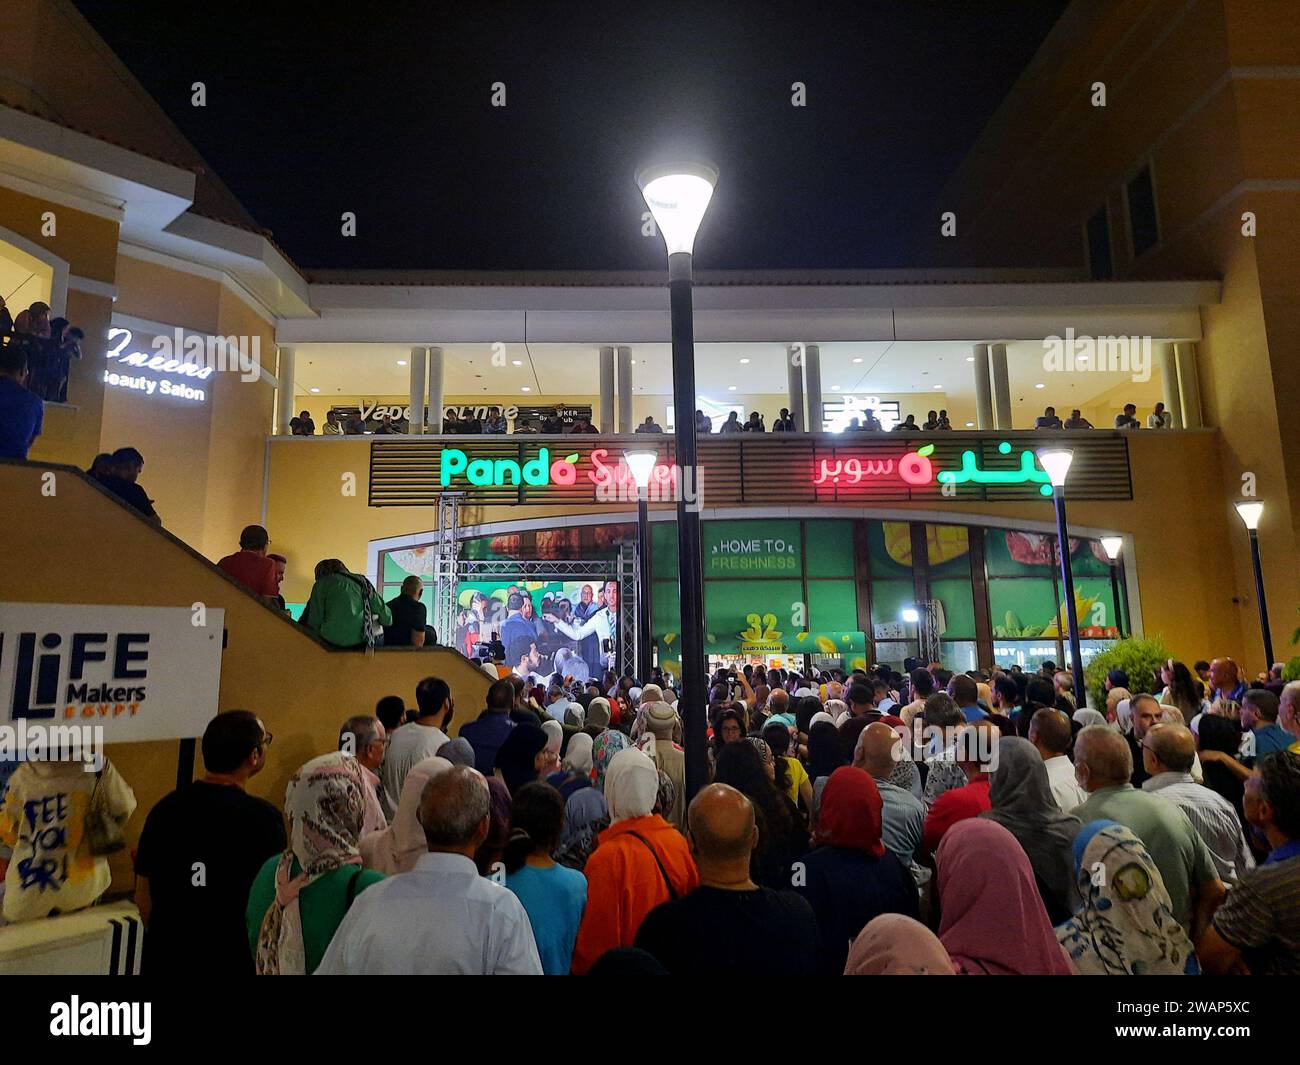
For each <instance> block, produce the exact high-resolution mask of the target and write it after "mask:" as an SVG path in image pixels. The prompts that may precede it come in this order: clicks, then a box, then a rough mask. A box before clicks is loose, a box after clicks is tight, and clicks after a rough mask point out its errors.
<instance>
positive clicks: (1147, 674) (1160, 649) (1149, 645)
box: [1083, 636, 1173, 712]
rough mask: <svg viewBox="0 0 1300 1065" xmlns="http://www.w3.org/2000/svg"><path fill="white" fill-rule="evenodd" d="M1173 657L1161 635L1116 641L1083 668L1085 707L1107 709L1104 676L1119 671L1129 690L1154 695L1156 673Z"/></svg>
mask: <svg viewBox="0 0 1300 1065" xmlns="http://www.w3.org/2000/svg"><path fill="white" fill-rule="evenodd" d="M1172 657H1173V656H1172V655H1171V654H1170V653H1169V648H1168V647H1166V646H1165V641H1164V638H1163V637H1161V636H1145V637H1142V638H1138V637H1129V638H1128V639H1124V640H1116V641H1115V642H1114V643H1112V644H1111V645H1110V646H1109V647H1107V648H1106V650H1104V651H1102V652H1101V654H1099V655H1094V656H1093V659H1092V661H1091V662H1089V663H1088V664H1087V666H1086V667H1084V671H1083V682H1084V686H1085V687H1086V688H1087V689H1088V705H1089V706H1092V707H1094V708H1095V709H1097V710H1103V712H1104V707H1105V706H1106V689H1105V680H1106V674H1107V673H1109V672H1110V671H1111V670H1112V669H1122V670H1123V671H1124V672H1125V673H1127V674H1128V680H1129V691H1130V692H1132V693H1133V694H1134V695H1137V694H1138V692H1153V693H1154V688H1155V675H1156V671H1157V670H1158V669H1159V668H1160V667H1161V666H1163V665H1164V664H1165V662H1166V661H1168V660H1169V659H1170V658H1172Z"/></svg>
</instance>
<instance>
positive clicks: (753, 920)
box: [635, 784, 818, 980]
mask: <svg viewBox="0 0 1300 1065" xmlns="http://www.w3.org/2000/svg"><path fill="white" fill-rule="evenodd" d="M686 821H687V825H688V829H689V832H688V836H689V839H690V844H691V854H692V856H693V857H694V858H695V865H696V867H697V868H698V869H699V872H700V886H699V887H698V888H696V889H695V890H694V891H692V892H691V893H690V894H689V895H686V896H684V897H683V898H679V899H674V900H673V901H671V902H665V903H664V904H663V905H662V906H658V907H656V908H655V909H653V910H651V911H650V912H649V913H648V914H647V915H646V919H645V920H644V921H643V922H642V923H641V928H640V929H639V930H638V931H637V934H636V943H635V945H636V946H638V947H640V948H641V949H642V950H645V951H648V952H649V953H650V954H653V955H654V956H655V957H656V958H657V959H658V960H659V962H660V964H662V965H663V966H664V968H666V969H667V970H668V971H669V973H671V974H672V975H674V976H679V975H680V976H687V975H689V976H697V977H710V976H730V977H735V978H737V979H745V980H748V979H751V978H758V979H760V980H761V979H762V978H764V977H769V976H770V977H771V978H772V979H774V980H781V979H784V978H786V977H789V976H790V975H797V976H813V975H814V974H815V973H816V970H817V944H818V928H817V918H816V917H815V916H814V915H813V911H812V907H811V906H810V905H809V904H808V903H807V902H806V901H805V900H804V899H803V898H802V897H801V896H800V895H798V894H796V893H795V892H793V891H773V890H772V889H771V888H767V887H759V886H758V885H757V884H755V883H754V881H753V880H751V879H750V875H749V869H750V858H751V856H752V855H753V852H754V849H755V848H756V847H757V846H758V825H757V823H756V821H755V818H754V807H753V805H752V804H751V803H750V801H749V800H748V799H747V798H745V796H744V795H742V794H741V793H740V792H739V791H737V790H736V789H735V788H732V787H729V786H728V785H726V784H710V785H709V786H708V787H706V788H705V789H703V790H702V791H701V792H700V793H699V794H698V795H696V796H695V799H694V801H692V803H691V805H690V809H689V810H687V812H686ZM792 875H793V874H792Z"/></svg>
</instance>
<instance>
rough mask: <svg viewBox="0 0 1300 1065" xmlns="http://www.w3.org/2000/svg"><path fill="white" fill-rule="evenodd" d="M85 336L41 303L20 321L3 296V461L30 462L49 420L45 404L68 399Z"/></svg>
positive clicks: (0, 455) (0, 304)
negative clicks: (73, 372)
mask: <svg viewBox="0 0 1300 1065" xmlns="http://www.w3.org/2000/svg"><path fill="white" fill-rule="evenodd" d="M84 338H85V334H84V333H82V331H81V330H80V329H78V328H77V327H76V326H74V325H72V324H70V323H69V322H68V320H67V319H66V318H58V317H55V318H51V317H50V305H49V304H48V303H43V302H41V301H40V300H38V301H36V302H35V303H33V304H32V305H31V306H30V307H28V308H27V309H26V310H22V311H19V312H18V315H17V317H14V316H13V315H11V314H10V313H9V308H8V307H7V306H6V305H5V301H4V298H3V297H2V296H0V458H10V459H25V458H27V453H28V451H29V450H30V449H31V446H32V444H33V443H34V442H35V440H36V438H37V437H38V436H40V435H41V430H42V429H43V427H44V422H45V404H46V403H47V402H50V403H64V402H66V401H67V398H68V374H69V373H70V371H71V368H72V360H73V359H80V358H81V341H82V340H83V339H84Z"/></svg>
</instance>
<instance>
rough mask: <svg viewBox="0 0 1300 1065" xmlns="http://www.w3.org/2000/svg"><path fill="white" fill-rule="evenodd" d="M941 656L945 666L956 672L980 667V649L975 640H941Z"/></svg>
mask: <svg viewBox="0 0 1300 1065" xmlns="http://www.w3.org/2000/svg"><path fill="white" fill-rule="evenodd" d="M939 658H940V659H941V660H942V661H943V668H944V669H950V670H952V671H953V672H954V673H965V672H966V670H968V669H978V668H979V651H978V650H977V649H976V647H975V641H974V640H940V641H939Z"/></svg>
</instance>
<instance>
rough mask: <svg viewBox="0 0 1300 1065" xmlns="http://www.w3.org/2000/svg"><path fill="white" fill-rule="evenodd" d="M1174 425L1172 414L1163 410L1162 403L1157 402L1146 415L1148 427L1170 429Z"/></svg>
mask: <svg viewBox="0 0 1300 1065" xmlns="http://www.w3.org/2000/svg"><path fill="white" fill-rule="evenodd" d="M1173 427H1174V416H1173V415H1172V414H1170V413H1169V411H1167V410H1165V405H1164V404H1163V403H1157V404H1156V407H1155V410H1153V411H1152V412H1151V413H1150V414H1148V415H1147V428H1148V429H1172V428H1173Z"/></svg>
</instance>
